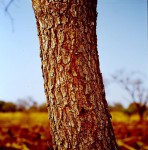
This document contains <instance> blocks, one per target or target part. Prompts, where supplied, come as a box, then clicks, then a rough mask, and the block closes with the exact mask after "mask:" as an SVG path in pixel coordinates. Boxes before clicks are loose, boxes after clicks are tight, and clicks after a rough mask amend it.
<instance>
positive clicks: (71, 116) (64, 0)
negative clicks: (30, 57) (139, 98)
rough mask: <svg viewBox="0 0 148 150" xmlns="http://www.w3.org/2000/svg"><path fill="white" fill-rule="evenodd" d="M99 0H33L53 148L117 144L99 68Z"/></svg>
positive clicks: (108, 149) (81, 149)
mask: <svg viewBox="0 0 148 150" xmlns="http://www.w3.org/2000/svg"><path fill="white" fill-rule="evenodd" d="M96 5H97V0H61V1H60V0H33V8H34V12H35V17H36V20H37V28H38V36H39V40H40V49H41V50H40V51H41V52H40V57H41V61H42V72H43V78H44V88H45V94H46V99H47V106H48V114H49V121H50V128H51V131H50V132H51V134H52V138H53V146H54V149H58V150H66V149H70V150H74V149H75V150H115V149H117V144H116V140H115V137H114V133H113V129H112V125H111V121H110V114H109V112H108V106H107V102H106V98H105V91H104V85H103V80H102V74H101V72H100V69H99V60H98V53H97V37H96V16H97V12H96Z"/></svg>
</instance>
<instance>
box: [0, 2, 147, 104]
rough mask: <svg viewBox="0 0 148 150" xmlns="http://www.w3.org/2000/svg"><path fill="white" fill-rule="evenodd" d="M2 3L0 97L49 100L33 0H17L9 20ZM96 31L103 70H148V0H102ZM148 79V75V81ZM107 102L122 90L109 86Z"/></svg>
mask: <svg viewBox="0 0 148 150" xmlns="http://www.w3.org/2000/svg"><path fill="white" fill-rule="evenodd" d="M4 5H5V4H4V3H1V4H0V70H1V72H0V99H1V100H6V101H16V100H17V99H19V98H27V97H28V96H30V97H32V98H33V99H35V100H37V101H38V102H39V103H42V102H45V96H44V89H43V79H42V73H41V67H40V66H41V63H40V58H39V42H38V37H37V31H36V24H35V17H34V13H33V10H32V4H31V1H30V0H19V1H18V0H15V3H14V4H13V5H11V7H10V10H9V11H10V12H11V15H12V17H13V19H14V22H13V26H14V31H12V25H11V21H10V19H9V17H8V15H7V14H6V13H5V12H4V11H3V10H4ZM97 10H98V20H97V35H98V49H99V57H100V64H101V71H102V73H103V75H104V77H105V78H109V77H110V75H111V74H114V73H115V72H116V71H117V70H120V69H125V70H127V71H138V72H141V73H143V74H145V75H146V76H148V50H147V0H98V8H97ZM146 82H147V83H148V81H146ZM106 92H107V99H108V101H109V103H113V102H118V101H119V102H122V103H123V104H125V105H126V103H127V101H125V100H124V99H123V97H122V94H123V93H122V90H119V88H118V87H115V86H110V87H109V88H107V91H106Z"/></svg>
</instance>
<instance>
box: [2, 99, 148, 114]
mask: <svg viewBox="0 0 148 150" xmlns="http://www.w3.org/2000/svg"><path fill="white" fill-rule="evenodd" d="M109 110H110V112H111V113H112V112H121V113H124V114H125V115H127V116H129V117H130V116H132V115H135V114H138V110H137V106H136V103H135V102H132V103H130V104H129V106H128V107H127V108H125V107H124V106H123V105H122V104H121V103H114V104H113V105H110V106H109ZM0 112H47V107H46V104H45V103H43V104H40V105H39V104H37V102H36V101H34V100H33V99H32V98H29V99H28V100H23V99H19V100H18V101H17V102H16V103H13V102H6V101H2V100H0ZM146 114H148V107H147V108H146V111H145V116H146Z"/></svg>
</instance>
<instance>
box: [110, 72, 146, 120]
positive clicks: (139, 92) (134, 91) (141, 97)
mask: <svg viewBox="0 0 148 150" xmlns="http://www.w3.org/2000/svg"><path fill="white" fill-rule="evenodd" d="M112 79H113V81H115V82H116V83H118V84H119V85H120V86H121V87H122V89H124V90H125V91H126V92H127V94H128V96H129V98H130V99H131V100H132V105H133V104H135V107H136V109H137V112H138V114H139V117H140V121H143V118H144V113H145V112H146V109H147V102H148V93H147V91H148V90H147V88H146V87H145V84H144V82H143V79H142V76H141V75H140V74H138V73H136V72H131V73H130V74H128V73H126V72H125V71H124V70H119V71H118V72H117V73H115V74H114V75H112Z"/></svg>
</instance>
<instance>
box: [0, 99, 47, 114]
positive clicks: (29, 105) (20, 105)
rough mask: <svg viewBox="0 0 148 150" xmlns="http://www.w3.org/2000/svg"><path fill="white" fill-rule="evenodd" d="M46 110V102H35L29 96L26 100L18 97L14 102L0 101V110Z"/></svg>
mask: <svg viewBox="0 0 148 150" xmlns="http://www.w3.org/2000/svg"><path fill="white" fill-rule="evenodd" d="M16 111H18V112H37V111H39V112H47V107H46V104H45V103H43V104H40V105H38V104H37V102H36V101H35V100H33V99H31V98H29V99H28V100H24V99H19V100H18V101H17V102H16V103H13V102H7V101H2V100H1V101H0V112H16Z"/></svg>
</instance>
